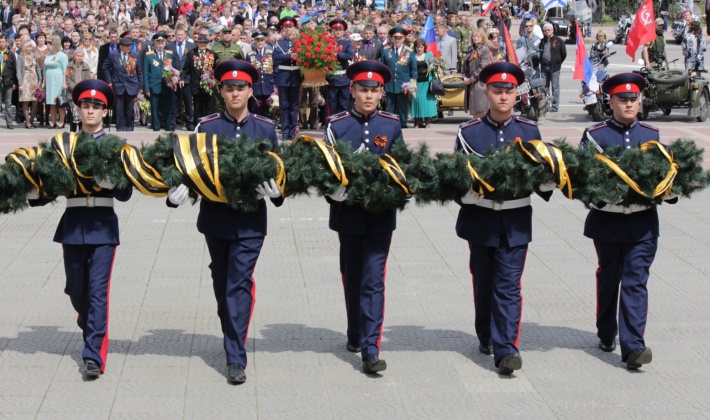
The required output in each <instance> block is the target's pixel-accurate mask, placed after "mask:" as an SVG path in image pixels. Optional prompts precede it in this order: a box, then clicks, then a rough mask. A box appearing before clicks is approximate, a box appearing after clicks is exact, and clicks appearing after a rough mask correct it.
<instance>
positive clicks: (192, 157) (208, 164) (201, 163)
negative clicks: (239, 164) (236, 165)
mask: <svg viewBox="0 0 710 420" xmlns="http://www.w3.org/2000/svg"><path fill="white" fill-rule="evenodd" d="M173 155H174V156H175V164H176V165H177V167H178V169H179V170H180V172H182V174H183V175H185V176H186V183H187V184H188V187H190V188H191V189H192V190H194V191H196V192H197V193H198V194H200V195H201V196H203V197H205V198H206V199H208V200H210V201H214V202H217V203H226V202H227V198H226V196H225V194H224V189H223V188H222V183H221V182H220V180H219V150H218V148H217V135H215V134H213V135H211V136H210V137H209V138H208V137H207V134H206V133H197V134H189V135H177V134H173Z"/></svg>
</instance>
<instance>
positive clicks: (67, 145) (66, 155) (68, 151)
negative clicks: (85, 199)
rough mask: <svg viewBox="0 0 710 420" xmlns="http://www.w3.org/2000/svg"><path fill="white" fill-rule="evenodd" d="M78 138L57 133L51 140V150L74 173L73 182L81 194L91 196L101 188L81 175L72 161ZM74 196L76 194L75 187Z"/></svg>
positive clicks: (75, 135) (72, 134) (69, 134)
mask: <svg viewBox="0 0 710 420" xmlns="http://www.w3.org/2000/svg"><path fill="white" fill-rule="evenodd" d="M78 140H79V136H78V135H77V134H76V133H66V132H65V133H57V135H56V136H54V137H53V138H52V148H53V149H54V150H55V151H56V152H57V155H58V156H59V158H60V159H61V161H62V163H63V164H64V166H66V167H67V168H69V169H71V171H72V172H73V173H74V181H75V182H76V186H78V187H79V189H80V190H81V192H82V193H83V194H93V193H94V192H96V191H101V187H99V186H97V185H96V184H94V182H93V180H92V179H93V177H90V176H87V175H84V174H82V173H81V172H80V171H79V169H78V166H77V164H76V160H74V149H75V148H76V143H77V141H78ZM74 194H77V190H76V187H75V188H74Z"/></svg>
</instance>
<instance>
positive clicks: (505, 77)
mask: <svg viewBox="0 0 710 420" xmlns="http://www.w3.org/2000/svg"><path fill="white" fill-rule="evenodd" d="M500 78H501V79H503V80H505V79H507V78H508V75H507V74H505V73H503V74H502V75H501V76H500Z"/></svg>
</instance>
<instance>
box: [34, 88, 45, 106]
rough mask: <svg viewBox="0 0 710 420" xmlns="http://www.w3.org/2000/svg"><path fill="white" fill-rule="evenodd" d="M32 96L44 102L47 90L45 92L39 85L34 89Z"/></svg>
mask: <svg viewBox="0 0 710 420" xmlns="http://www.w3.org/2000/svg"><path fill="white" fill-rule="evenodd" d="M34 97H35V101H37V102H44V100H45V99H46V98H47V92H45V90H44V89H43V88H42V87H41V86H37V89H35V93H34Z"/></svg>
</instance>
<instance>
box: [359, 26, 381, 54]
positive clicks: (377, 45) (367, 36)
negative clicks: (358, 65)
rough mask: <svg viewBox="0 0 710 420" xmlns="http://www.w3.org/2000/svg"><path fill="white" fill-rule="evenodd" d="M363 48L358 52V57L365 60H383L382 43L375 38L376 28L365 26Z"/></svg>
mask: <svg viewBox="0 0 710 420" xmlns="http://www.w3.org/2000/svg"><path fill="white" fill-rule="evenodd" d="M361 35H362V46H361V47H360V49H359V50H358V55H360V56H362V57H364V59H365V60H377V61H379V60H380V58H382V41H380V40H379V39H377V38H375V27H374V26H372V25H365V28H364V29H363V31H362V34H361Z"/></svg>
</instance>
